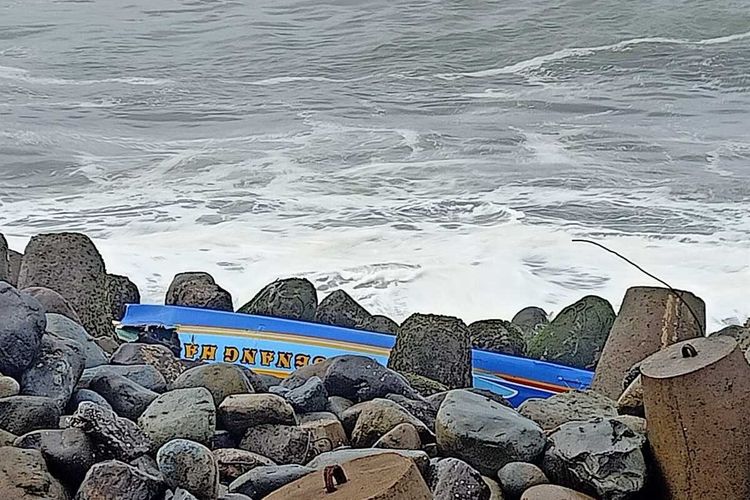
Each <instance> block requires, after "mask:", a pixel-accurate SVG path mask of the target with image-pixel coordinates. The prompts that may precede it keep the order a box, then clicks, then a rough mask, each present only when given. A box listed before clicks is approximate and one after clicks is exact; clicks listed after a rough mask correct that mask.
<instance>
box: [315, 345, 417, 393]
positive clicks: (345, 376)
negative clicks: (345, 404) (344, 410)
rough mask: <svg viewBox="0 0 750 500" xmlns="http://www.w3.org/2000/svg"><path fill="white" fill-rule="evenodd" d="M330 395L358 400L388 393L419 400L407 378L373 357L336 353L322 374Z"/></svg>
mask: <svg viewBox="0 0 750 500" xmlns="http://www.w3.org/2000/svg"><path fill="white" fill-rule="evenodd" d="M321 378H322V379H323V384H324V385H325V387H326V390H327V391H328V394H329V395H330V396H342V397H345V398H347V399H351V400H352V401H355V402H360V401H369V400H371V399H374V398H382V397H385V396H386V395H388V394H401V395H403V396H406V397H409V398H412V399H419V398H420V395H419V393H417V391H415V390H414V389H412V388H411V386H410V385H409V382H407V381H406V379H405V378H404V377H403V376H402V375H400V374H398V373H396V372H395V371H393V370H390V369H388V368H386V367H384V366H383V365H381V364H380V363H378V362H377V361H375V360H374V359H372V358H368V357H365V356H353V355H345V356H336V357H333V358H330V364H329V366H328V369H327V370H326V372H325V375H324V376H323V377H321Z"/></svg>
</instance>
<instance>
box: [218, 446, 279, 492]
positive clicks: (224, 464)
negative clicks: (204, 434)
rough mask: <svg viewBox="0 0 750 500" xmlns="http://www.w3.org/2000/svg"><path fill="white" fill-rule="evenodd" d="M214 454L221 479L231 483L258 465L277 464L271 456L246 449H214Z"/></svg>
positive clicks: (223, 481) (225, 482)
mask: <svg viewBox="0 0 750 500" xmlns="http://www.w3.org/2000/svg"><path fill="white" fill-rule="evenodd" d="M213 454H214V457H216V463H217V464H218V466H219V480H220V481H221V482H222V483H224V484H229V483H231V482H232V481H234V480H236V479H237V478H239V477H240V476H242V475H243V474H245V473H246V472H248V471H250V470H252V469H255V468H256V467H262V466H268V465H276V463H274V461H273V460H271V459H270V458H266V457H264V456H263V455H258V454H257V453H252V452H250V451H245V450H237V449H232V448H222V449H219V450H214V451H213Z"/></svg>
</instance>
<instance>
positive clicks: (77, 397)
mask: <svg viewBox="0 0 750 500" xmlns="http://www.w3.org/2000/svg"><path fill="white" fill-rule="evenodd" d="M84 401H90V402H92V403H96V404H98V405H99V406H101V407H102V408H106V409H108V410H112V406H110V404H109V402H107V400H106V399H104V398H103V397H102V396H101V395H99V394H97V393H96V392H94V391H92V390H91V389H79V390H77V391H75V392H74V393H73V395H72V396H71V397H70V401H68V406H67V407H66V408H65V411H66V413H67V414H69V415H72V414H73V413H75V411H76V410H77V409H78V405H79V404H81V403H82V402H84ZM112 411H114V410H112Z"/></svg>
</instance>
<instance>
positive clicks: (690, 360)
mask: <svg viewBox="0 0 750 500" xmlns="http://www.w3.org/2000/svg"><path fill="white" fill-rule="evenodd" d="M641 377H642V383H643V402H644V409H645V413H646V420H647V421H648V440H649V443H650V446H651V450H652V453H653V456H654V459H655V461H656V464H657V466H658V469H659V472H660V476H661V477H660V482H661V483H662V484H661V486H662V487H663V489H664V498H668V499H672V500H713V499H716V500H728V499H730V498H731V499H734V498H738V499H739V498H743V499H744V498H750V411H748V408H749V407H750V365H748V363H747V361H746V360H745V357H744V355H743V354H742V351H741V350H740V349H739V347H738V344H737V341H736V340H735V339H733V338H731V337H725V336H715V337H703V338H696V339H692V340H687V341H683V342H679V343H677V344H674V345H672V346H670V347H667V348H666V349H664V350H662V351H660V352H657V353H655V354H653V355H652V356H650V357H649V358H648V359H646V360H644V361H643V362H642V363H641Z"/></svg>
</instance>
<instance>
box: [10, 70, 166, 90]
mask: <svg viewBox="0 0 750 500" xmlns="http://www.w3.org/2000/svg"><path fill="white" fill-rule="evenodd" d="M0 79H3V80H13V81H18V82H26V83H30V84H34V85H102V84H107V83H121V84H125V85H148V86H156V85H167V84H170V83H173V81H172V80H169V79H166V78H147V77H135V76H133V77H118V78H103V79H99V80H73V79H68V78H53V77H42V76H33V75H32V74H31V72H30V71H28V70H26V69H23V68H15V67H10V66H0Z"/></svg>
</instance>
